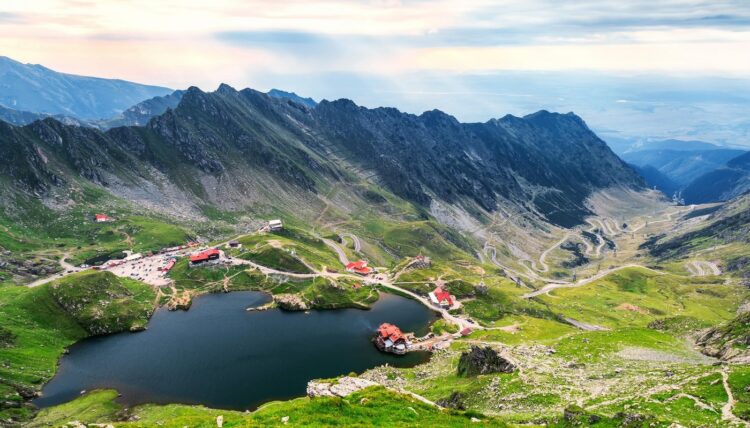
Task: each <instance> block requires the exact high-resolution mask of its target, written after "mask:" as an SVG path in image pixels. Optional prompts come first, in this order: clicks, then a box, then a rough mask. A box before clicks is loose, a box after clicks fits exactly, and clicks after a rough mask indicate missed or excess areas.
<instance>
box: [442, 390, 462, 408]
mask: <svg viewBox="0 0 750 428" xmlns="http://www.w3.org/2000/svg"><path fill="white" fill-rule="evenodd" d="M435 404H437V405H438V406H440V407H445V408H446V409H455V410H466V405H465V404H464V396H463V394H461V393H460V392H457V391H454V392H453V393H452V394H451V395H450V397H446V398H443V399H440V400H438V401H436V402H435Z"/></svg>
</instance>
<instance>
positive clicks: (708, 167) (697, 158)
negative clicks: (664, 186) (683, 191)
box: [622, 149, 746, 187]
mask: <svg viewBox="0 0 750 428" xmlns="http://www.w3.org/2000/svg"><path fill="white" fill-rule="evenodd" d="M744 153H746V152H745V151H742V150H733V149H712V150H644V151H638V152H630V153H625V154H623V155H622V158H623V159H624V160H625V161H626V162H628V163H631V164H634V165H638V166H640V167H645V166H652V167H654V168H656V169H657V170H659V172H661V173H662V174H664V175H666V176H667V177H669V179H670V180H672V181H674V182H675V183H677V184H678V185H680V186H682V187H684V186H687V185H689V184H690V182H692V181H693V180H695V179H696V178H698V177H700V176H701V175H704V174H707V173H709V172H711V171H713V170H716V169H717V168H721V167H722V166H724V165H725V164H726V163H727V162H728V161H730V160H732V159H734V158H736V157H737V156H740V155H742V154H744Z"/></svg>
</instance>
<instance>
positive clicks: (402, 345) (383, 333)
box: [373, 323, 409, 355]
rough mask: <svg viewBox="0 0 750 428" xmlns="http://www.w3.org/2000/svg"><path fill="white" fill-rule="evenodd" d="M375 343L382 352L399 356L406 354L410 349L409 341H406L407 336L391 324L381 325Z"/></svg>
mask: <svg viewBox="0 0 750 428" xmlns="http://www.w3.org/2000/svg"><path fill="white" fill-rule="evenodd" d="M373 342H374V343H375V346H376V347H377V348H378V349H379V350H380V351H381V352H390V353H393V354H398V355H403V354H406V351H407V349H408V348H409V341H408V340H407V339H406V335H404V333H402V332H401V329H400V328H398V327H396V326H395V325H393V324H389V323H383V324H380V327H378V332H377V333H376V334H375V339H373Z"/></svg>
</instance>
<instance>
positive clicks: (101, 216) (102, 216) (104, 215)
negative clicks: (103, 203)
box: [94, 214, 109, 220]
mask: <svg viewBox="0 0 750 428" xmlns="http://www.w3.org/2000/svg"><path fill="white" fill-rule="evenodd" d="M94 217H95V218H96V219H97V220H109V216H108V215H107V214H96V215H95V216H94Z"/></svg>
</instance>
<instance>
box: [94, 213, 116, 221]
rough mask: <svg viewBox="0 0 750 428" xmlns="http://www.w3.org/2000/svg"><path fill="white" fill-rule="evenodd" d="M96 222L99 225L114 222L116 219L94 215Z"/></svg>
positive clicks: (104, 215)
mask: <svg viewBox="0 0 750 428" xmlns="http://www.w3.org/2000/svg"><path fill="white" fill-rule="evenodd" d="M94 221H96V222H97V223H104V222H108V221H114V219H113V218H112V217H110V216H108V215H107V214H96V215H94Z"/></svg>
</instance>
